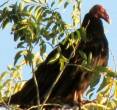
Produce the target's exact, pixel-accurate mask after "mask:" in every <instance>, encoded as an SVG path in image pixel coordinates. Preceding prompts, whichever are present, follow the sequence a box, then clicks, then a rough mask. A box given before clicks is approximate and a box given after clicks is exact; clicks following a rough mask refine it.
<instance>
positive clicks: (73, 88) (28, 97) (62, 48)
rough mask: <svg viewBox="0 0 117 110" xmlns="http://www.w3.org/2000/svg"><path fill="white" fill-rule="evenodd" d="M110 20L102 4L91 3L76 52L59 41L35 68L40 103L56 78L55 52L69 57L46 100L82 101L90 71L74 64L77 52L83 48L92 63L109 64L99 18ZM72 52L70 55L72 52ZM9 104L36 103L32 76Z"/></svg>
mask: <svg viewBox="0 0 117 110" xmlns="http://www.w3.org/2000/svg"><path fill="white" fill-rule="evenodd" d="M101 19H104V20H105V21H106V22H108V23H109V22H110V21H109V16H108V14H107V12H106V10H105V9H104V7H103V6H102V5H95V6H93V7H92V8H91V9H90V11H89V12H88V13H87V14H86V15H85V17H84V20H83V22H82V27H83V28H85V29H86V40H82V36H81V41H80V42H79V43H78V45H76V47H77V48H76V49H75V52H73V48H72V46H70V47H68V48H66V47H67V43H60V44H59V45H58V47H57V48H55V49H54V50H53V51H52V52H50V54H49V55H48V57H47V58H46V59H45V61H44V62H43V63H41V64H40V65H39V66H38V68H37V70H36V71H35V75H36V79H37V82H38V87H39V90H38V91H39V98H40V102H41V103H43V101H44V100H45V97H46V95H47V93H48V91H49V90H50V88H51V87H52V85H53V83H54V81H55V79H56V78H57V76H58V75H59V74H60V73H61V70H60V62H59V58H58V59H56V60H55V61H53V62H51V59H52V58H53V56H55V55H56V54H58V53H59V52H60V53H61V55H63V56H64V57H66V58H67V59H69V62H68V63H67V65H66V66H65V68H64V70H63V72H62V74H61V77H60V78H59V80H58V82H57V83H56V85H55V87H54V88H53V89H52V93H51V94H50V97H49V98H48V100H47V101H51V99H55V98H63V99H64V100H70V101H73V102H75V103H82V100H81V96H82V94H83V92H84V91H85V90H86V89H87V87H88V86H89V82H90V80H91V78H92V77H93V76H92V77H91V74H90V73H88V72H84V71H82V70H81V69H80V68H79V67H77V66H74V65H81V63H82V62H83V57H82V55H81V54H80V52H79V51H82V52H84V53H85V54H86V56H89V54H90V53H91V54H92V59H91V63H92V66H106V65H107V63H108V56H109V54H108V53H109V50H108V41H107V39H106V36H105V33H104V28H103V24H102V20H101ZM72 34H74V36H77V32H76V31H75V32H73V33H71V34H70V35H69V36H70V37H72ZM72 53H73V55H72ZM9 104H18V105H20V107H22V108H25V107H26V108H27V107H30V106H32V105H36V104H37V92H36V86H35V82H34V79H33V78H31V79H30V80H29V81H27V82H26V83H25V85H24V87H23V88H22V89H21V90H20V91H19V92H17V93H16V94H14V95H12V96H11V97H10V101H9Z"/></svg>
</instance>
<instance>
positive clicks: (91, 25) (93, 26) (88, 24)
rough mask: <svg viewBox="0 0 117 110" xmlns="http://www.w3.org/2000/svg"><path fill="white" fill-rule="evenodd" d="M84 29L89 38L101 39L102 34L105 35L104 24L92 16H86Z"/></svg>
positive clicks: (83, 24)
mask: <svg viewBox="0 0 117 110" xmlns="http://www.w3.org/2000/svg"><path fill="white" fill-rule="evenodd" d="M82 27H84V28H85V29H86V33H87V37H89V38H90V37H94V39H100V37H102V35H100V33H101V34H104V28H103V23H102V21H101V19H97V18H95V17H93V16H92V15H90V14H86V15H85V18H84V20H83V23H82Z"/></svg>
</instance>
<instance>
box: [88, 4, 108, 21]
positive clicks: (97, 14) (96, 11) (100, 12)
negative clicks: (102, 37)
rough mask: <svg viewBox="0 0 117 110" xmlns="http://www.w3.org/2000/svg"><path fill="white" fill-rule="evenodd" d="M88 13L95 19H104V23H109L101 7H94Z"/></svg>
mask: <svg viewBox="0 0 117 110" xmlns="http://www.w3.org/2000/svg"><path fill="white" fill-rule="evenodd" d="M89 13H90V14H91V15H92V16H94V17H96V18H97V19H100V18H102V19H104V20H105V21H106V22H108V23H110V19H109V15H108V14H107V12H106V10H105V9H104V7H103V6H102V5H95V6H93V7H92V8H91V10H90V11H89Z"/></svg>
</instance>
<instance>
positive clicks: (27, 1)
mask: <svg viewBox="0 0 117 110" xmlns="http://www.w3.org/2000/svg"><path fill="white" fill-rule="evenodd" d="M23 1H24V2H26V3H30V2H32V0H23Z"/></svg>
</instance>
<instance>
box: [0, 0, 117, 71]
mask: <svg viewBox="0 0 117 110" xmlns="http://www.w3.org/2000/svg"><path fill="white" fill-rule="evenodd" d="M0 1H1V2H0V4H2V2H4V1H3V0H0ZM11 1H13V0H11ZM14 1H15V0H14ZM95 4H102V5H103V6H104V7H105V9H106V10H107V12H108V14H109V16H110V18H111V20H112V23H111V24H107V23H105V22H103V23H104V28H105V34H106V36H107V39H108V42H109V48H110V50H111V53H112V55H111V54H110V56H109V63H108V65H109V66H110V67H112V68H113V69H114V68H115V64H114V63H113V56H114V58H115V62H116V63H117V53H116V52H117V48H116V44H117V37H116V36H117V1H116V0H83V4H82V18H83V17H84V14H86V13H87V12H88V10H89V9H90V8H91V7H92V6H93V5H95ZM64 19H66V20H67V21H69V19H68V16H67V14H66V15H64ZM10 30H11V28H10V26H8V27H7V28H6V29H5V30H2V29H0V53H1V54H0V73H1V72H3V71H5V70H6V69H7V65H9V64H13V59H14V56H15V53H16V52H17V50H16V43H15V42H14V41H13V39H12V37H13V36H12V35H11V34H10Z"/></svg>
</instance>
